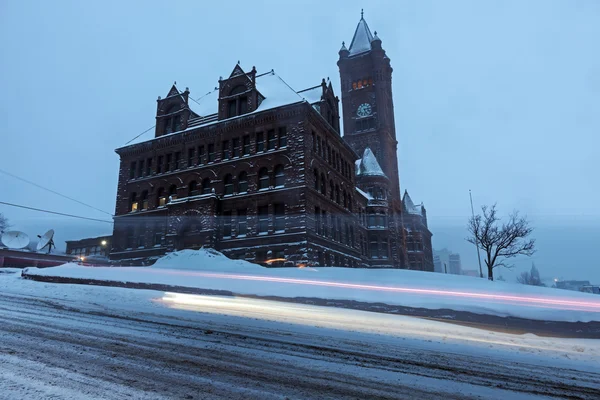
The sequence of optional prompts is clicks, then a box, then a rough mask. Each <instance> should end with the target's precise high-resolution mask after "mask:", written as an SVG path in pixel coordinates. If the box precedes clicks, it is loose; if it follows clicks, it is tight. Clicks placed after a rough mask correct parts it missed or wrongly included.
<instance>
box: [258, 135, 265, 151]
mask: <svg viewBox="0 0 600 400" xmlns="http://www.w3.org/2000/svg"><path fill="white" fill-rule="evenodd" d="M261 151H265V135H264V133H262V132H258V133H257V134H256V152H257V153H260V152H261Z"/></svg>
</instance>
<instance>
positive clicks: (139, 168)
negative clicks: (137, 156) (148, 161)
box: [138, 160, 144, 178]
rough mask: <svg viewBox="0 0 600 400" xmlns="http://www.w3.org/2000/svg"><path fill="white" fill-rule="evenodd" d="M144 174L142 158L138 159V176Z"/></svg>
mask: <svg viewBox="0 0 600 400" xmlns="http://www.w3.org/2000/svg"><path fill="white" fill-rule="evenodd" d="M142 176H144V160H140V161H139V163H138V177H140V178H141V177H142Z"/></svg>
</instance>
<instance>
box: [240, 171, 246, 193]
mask: <svg viewBox="0 0 600 400" xmlns="http://www.w3.org/2000/svg"><path fill="white" fill-rule="evenodd" d="M247 192H248V174H247V173H246V171H242V172H240V175H239V176H238V193H247Z"/></svg>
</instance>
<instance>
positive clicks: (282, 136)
mask: <svg viewBox="0 0 600 400" xmlns="http://www.w3.org/2000/svg"><path fill="white" fill-rule="evenodd" d="M286 146H287V129H286V127H285V126H283V127H281V128H279V143H278V144H277V147H279V148H282V147H286Z"/></svg>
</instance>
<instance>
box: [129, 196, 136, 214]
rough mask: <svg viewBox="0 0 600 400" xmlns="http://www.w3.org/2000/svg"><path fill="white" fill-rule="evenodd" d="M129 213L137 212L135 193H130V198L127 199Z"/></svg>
mask: <svg viewBox="0 0 600 400" xmlns="http://www.w3.org/2000/svg"><path fill="white" fill-rule="evenodd" d="M129 199H130V201H129V211H131V212H134V211H137V210H138V199H137V194H136V193H135V192H133V193H131V197H130V198H129Z"/></svg>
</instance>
